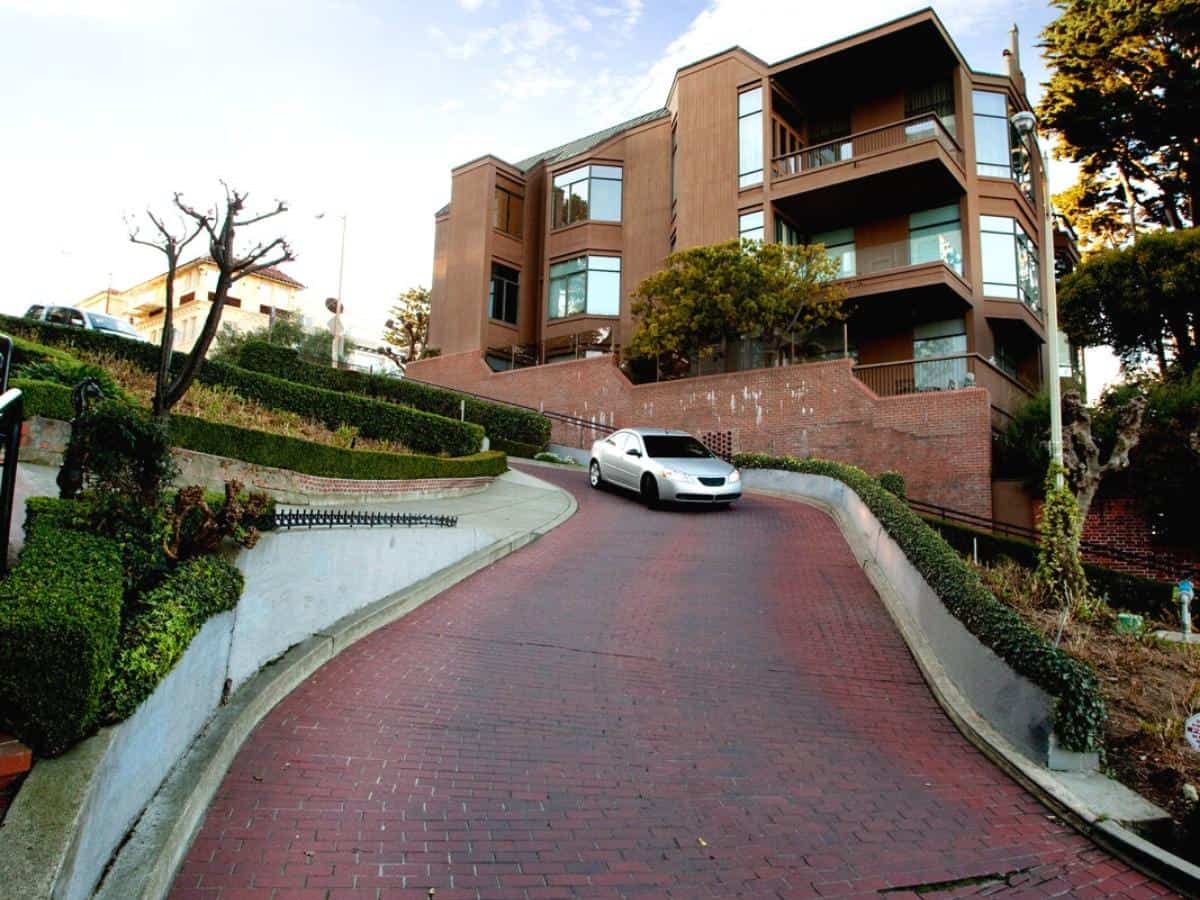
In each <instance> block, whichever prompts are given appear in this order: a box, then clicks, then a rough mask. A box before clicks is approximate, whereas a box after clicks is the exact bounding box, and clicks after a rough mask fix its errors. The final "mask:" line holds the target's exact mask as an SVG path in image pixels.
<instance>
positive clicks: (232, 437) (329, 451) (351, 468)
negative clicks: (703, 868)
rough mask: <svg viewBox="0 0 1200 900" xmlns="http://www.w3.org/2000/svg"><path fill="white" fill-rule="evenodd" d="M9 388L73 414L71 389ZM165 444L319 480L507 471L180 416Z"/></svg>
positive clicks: (42, 410)
mask: <svg viewBox="0 0 1200 900" xmlns="http://www.w3.org/2000/svg"><path fill="white" fill-rule="evenodd" d="M12 386H13V387H18V388H20V389H21V390H22V392H23V393H24V395H25V414H26V415H27V416H44V417H45V418H47V419H62V420H64V421H66V420H69V419H70V418H71V417H72V416H73V415H74V411H73V410H72V408H71V391H70V388H67V387H65V386H64V385H61V384H54V383H52V382H48V381H31V380H27V379H21V378H16V379H13V381H12ZM171 443H172V444H173V445H174V446H176V447H182V448H183V449H185V450H195V451H197V452H200V453H211V454H213V455H214V456H227V457H229V458H230V459H240V460H243V461H244V462H249V463H254V464H255V465H261V466H273V467H276V468H280V469H289V470H291V471H293V472H301V473H303V474H305V475H318V476H321V477H324V478H351V479H358V480H365V479H371V480H391V479H412V478H470V477H476V476H481V475H502V474H504V472H505V470H506V469H507V468H508V465H507V461H506V460H505V456H504V454H503V453H502V452H498V451H489V452H487V453H473V454H471V455H469V456H454V457H446V456H426V455H422V454H419V453H383V452H378V451H371V450H350V449H346V448H343V447H330V446H328V445H326V444H316V443H313V442H312V441H306V440H302V439H301V438H294V437H288V436H286V435H281V434H268V433H267V432H265V431H253V430H251V429H248V428H238V427H237V426H234V425H224V424H222V423H219V422H209V421H207V420H205V419H197V418H195V417H193V416H181V415H173V416H172V417H171Z"/></svg>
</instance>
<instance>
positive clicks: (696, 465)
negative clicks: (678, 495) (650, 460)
mask: <svg viewBox="0 0 1200 900" xmlns="http://www.w3.org/2000/svg"><path fill="white" fill-rule="evenodd" d="M654 461H655V462H656V463H658V464H659V465H660V466H662V467H663V468H664V469H670V470H671V471H673V472H683V473H685V474H687V475H697V476H699V475H704V476H706V477H718V476H720V477H725V478H728V477H729V475H730V474H731V473H732V472H733V466H731V465H730V464H729V463H727V462H725V460H723V459H692V458H688V457H680V458H679V459H672V458H670V457H661V456H656V457H654Z"/></svg>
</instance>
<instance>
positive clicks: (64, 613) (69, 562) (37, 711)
mask: <svg viewBox="0 0 1200 900" xmlns="http://www.w3.org/2000/svg"><path fill="white" fill-rule="evenodd" d="M85 527H86V526H84V525H83V519H82V518H81V517H80V515H79V510H78V504H76V503H73V502H71V501H64V500H52V499H48V498H35V499H32V500H30V501H29V504H28V515H27V518H26V520H25V546H24V549H22V551H21V556H20V559H19V560H18V562H17V565H16V566H15V567H14V569H13V571H12V574H11V575H9V577H8V578H7V579H5V580H4V581H3V582H0V722H2V724H3V726H4V727H5V728H6V729H8V730H11V731H12V732H13V733H14V734H16V736H17V737H18V738H20V739H21V740H22V741H24V742H25V743H26V744H28V745H29V746H30V747H32V748H33V749H34V751H35V752H36V753H37V754H38V755H40V756H56V755H57V754H59V753H62V752H63V751H64V750H66V749H67V748H68V747H69V746H71V744H73V743H75V742H76V741H78V740H79V739H81V738H82V737H84V736H85V735H87V734H88V733H89V732H90V731H91V730H92V728H93V727H94V726H95V725H96V724H97V722H98V720H99V716H100V712H101V698H102V692H103V689H104V685H105V683H106V682H107V680H108V676H109V672H110V670H111V666H112V661H113V656H114V654H115V652H116V647H117V636H118V633H119V631H120V627H121V598H122V578H121V554H120V550H119V549H118V547H117V546H116V544H115V543H114V542H113V541H111V540H109V539H108V538H105V537H102V536H100V535H97V534H92V533H89V532H88V531H87V530H81V529H84V528H85Z"/></svg>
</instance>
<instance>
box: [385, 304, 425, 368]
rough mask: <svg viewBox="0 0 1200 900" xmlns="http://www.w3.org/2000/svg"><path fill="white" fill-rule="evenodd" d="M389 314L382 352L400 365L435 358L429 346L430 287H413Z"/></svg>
mask: <svg viewBox="0 0 1200 900" xmlns="http://www.w3.org/2000/svg"><path fill="white" fill-rule="evenodd" d="M388 315H389V318H388V320H387V322H386V323H385V324H384V328H383V340H384V342H385V346H383V347H380V348H379V349H380V352H382V353H386V354H387V355H388V356H390V357H391V358H392V359H393V360H395V361H396V362H398V363H404V362H416V361H417V360H418V359H425V358H426V357H427V356H431V355H434V354H431V353H430V350H431V348H430V347H429V289H428V288H423V287H415V288H409V289H408V290H407V291H405V292H404V293H402V294H401V295H400V296H399V297H398V298H396V302H395V304H394V305H393V306H392V308H391V309H390V310H389V311H388Z"/></svg>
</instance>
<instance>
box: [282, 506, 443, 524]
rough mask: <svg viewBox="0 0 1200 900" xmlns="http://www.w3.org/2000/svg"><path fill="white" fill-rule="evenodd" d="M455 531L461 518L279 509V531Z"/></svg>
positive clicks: (349, 510)
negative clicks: (449, 529)
mask: <svg viewBox="0 0 1200 900" xmlns="http://www.w3.org/2000/svg"><path fill="white" fill-rule="evenodd" d="M418 526H425V527H429V528H455V527H457V526H458V516H436V515H432V514H430V513H392V512H375V511H368V510H361V511H360V510H352V509H276V510H275V527H276V528H289V529H290V528H364V527H365V528H376V527H379V528H414V527H418Z"/></svg>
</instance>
